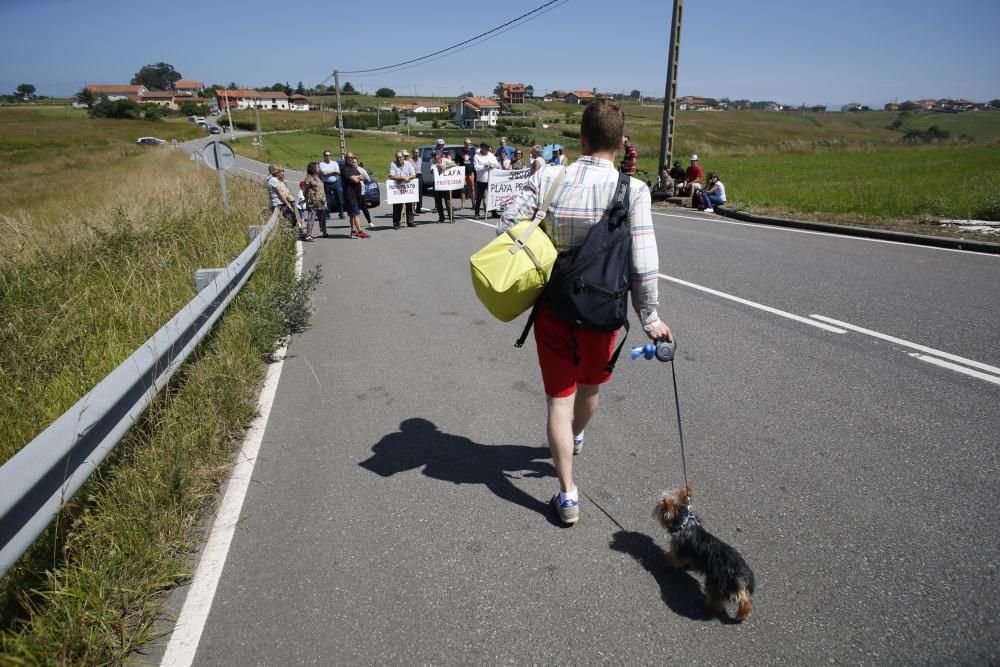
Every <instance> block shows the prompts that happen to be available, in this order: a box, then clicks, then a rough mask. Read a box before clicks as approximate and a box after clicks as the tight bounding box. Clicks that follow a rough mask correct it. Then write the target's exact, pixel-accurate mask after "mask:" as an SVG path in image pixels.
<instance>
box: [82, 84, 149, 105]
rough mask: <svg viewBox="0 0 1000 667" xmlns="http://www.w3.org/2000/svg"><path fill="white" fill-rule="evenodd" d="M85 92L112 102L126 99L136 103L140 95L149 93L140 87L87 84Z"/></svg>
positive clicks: (144, 87) (143, 87) (146, 89)
mask: <svg viewBox="0 0 1000 667" xmlns="http://www.w3.org/2000/svg"><path fill="white" fill-rule="evenodd" d="M87 90H89V91H90V92H92V93H94V94H95V95H97V96H99V97H106V98H108V99H109V100H111V101H112V102H114V101H115V100H126V99H127V100H132V101H135V102H138V101H139V98H140V97H141V96H142V95H145V94H147V93H148V92H149V89H148V88H146V86H141V85H139V86H136V85H128V86H124V85H122V86H120V85H96V84H88V85H87Z"/></svg>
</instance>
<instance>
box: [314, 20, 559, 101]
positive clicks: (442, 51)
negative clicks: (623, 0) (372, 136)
mask: <svg viewBox="0 0 1000 667" xmlns="http://www.w3.org/2000/svg"><path fill="white" fill-rule="evenodd" d="M567 2H569V0H550V2H546V3H545V4H543V5H540V6H538V7H536V8H535V9H532V10H531V11H530V12H527V13H525V14H522V15H521V16H518V17H517V18H515V19H512V20H510V21H507V22H506V23H503V24H501V25H498V26H496V27H495V28H491V29H490V30H487V31H485V32H482V33H480V34H478V35H476V36H475V37H471V38H469V39H467V40H465V41H463V42H459V43H458V44H454V45H452V46H449V47H447V48H444V49H440V50H438V51H435V52H433V53H429V54H427V55H425V56H421V57H419V58H413V59H411V60H406V61H403V62H401V63H395V64H393V65H386V66H384V67H373V68H370V69H361V70H351V71H343V72H340V73H341V74H367V73H370V72H383V71H384V70H392V71H393V72H398V71H401V69H409V68H410V67H416V66H417V64H420V65H424V64H427V63H423V62H421V61H424V60H428V59H430V58H434V59H435V60H438V59H439V58H438V57H444V55H445V54H449V52H451V51H454V50H456V49H458V48H459V47H463V46H464V47H466V48H468V46H467V45H469V46H471V45H473V44H472V43H473V42H475V41H476V40H479V39H481V38H483V37H486V38H487V39H489V37H490V36H491V33H496V32H497V31H498V30H501V29H510V28H509V27H508V26H510V27H513V24H517V23H518V22H523V23H527V21H525V20H524V19H527V18H528V17H530V16H532V15H533V14H538V13H539V12H542V10H543V9H548V8H551V9H555V8H556V7H553V5H556V6H561V5H564V4H566V3H567ZM549 11H550V10H549ZM542 13H543V14H544V13H548V12H547V11H546V12H542ZM534 18H538V17H537V16H536V17H534ZM504 32H506V30H504ZM492 36H495V35H492ZM483 41H486V40H483ZM449 55H450V54H449ZM436 56H438V57H436ZM429 62H433V61H429ZM406 66H409V67H406ZM384 73H386V74H388V73H390V72H384ZM332 78H333V75H332V74H331V75H330V76H328V77H327V78H325V79H323V81H321V82H320V85H322V84H325V83H326V82H327V81H329V80H330V79H332Z"/></svg>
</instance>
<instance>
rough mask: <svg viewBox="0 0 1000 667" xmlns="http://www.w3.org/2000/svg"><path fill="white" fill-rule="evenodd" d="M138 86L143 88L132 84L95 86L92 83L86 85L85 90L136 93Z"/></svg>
mask: <svg viewBox="0 0 1000 667" xmlns="http://www.w3.org/2000/svg"><path fill="white" fill-rule="evenodd" d="M140 88H144V86H133V85H129V86H96V85H93V84H91V85H89V86H87V90H89V91H91V92H94V93H133V94H138V93H139V89H140Z"/></svg>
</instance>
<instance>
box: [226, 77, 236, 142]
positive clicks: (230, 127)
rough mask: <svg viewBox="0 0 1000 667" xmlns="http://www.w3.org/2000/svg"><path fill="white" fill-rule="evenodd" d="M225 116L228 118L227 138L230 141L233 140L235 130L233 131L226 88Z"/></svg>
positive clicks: (231, 114) (231, 113)
mask: <svg viewBox="0 0 1000 667" xmlns="http://www.w3.org/2000/svg"><path fill="white" fill-rule="evenodd" d="M226 116H228V117H229V138H230V139H232V138H233V133H234V132H235V130H233V112H232V109H231V107H230V106H229V89H228V88H226Z"/></svg>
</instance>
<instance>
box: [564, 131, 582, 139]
mask: <svg viewBox="0 0 1000 667" xmlns="http://www.w3.org/2000/svg"><path fill="white" fill-rule="evenodd" d="M562 135H563V136H564V137H569V138H570V139H579V138H580V130H574V129H567V130H563V131H562Z"/></svg>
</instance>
